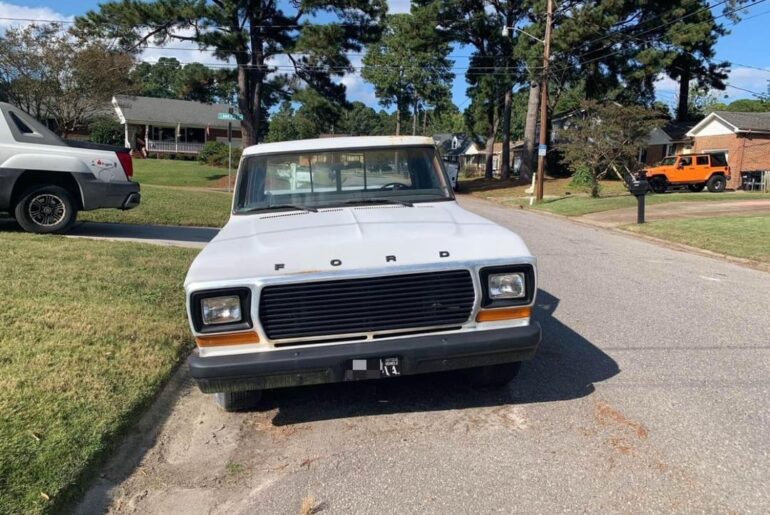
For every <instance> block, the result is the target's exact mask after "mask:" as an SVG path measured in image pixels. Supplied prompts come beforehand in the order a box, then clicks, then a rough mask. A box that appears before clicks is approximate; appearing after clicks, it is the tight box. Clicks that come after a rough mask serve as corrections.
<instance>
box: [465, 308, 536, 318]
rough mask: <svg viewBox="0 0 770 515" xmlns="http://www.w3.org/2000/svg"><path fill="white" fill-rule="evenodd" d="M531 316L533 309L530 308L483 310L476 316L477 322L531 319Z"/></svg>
mask: <svg viewBox="0 0 770 515" xmlns="http://www.w3.org/2000/svg"><path fill="white" fill-rule="evenodd" d="M531 315H532V308H531V307H529V306H527V307H523V308H499V309H482V310H481V311H479V314H478V315H476V322H497V321H498V320H513V319H516V318H529V317H530V316H531Z"/></svg>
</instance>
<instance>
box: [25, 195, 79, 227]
mask: <svg viewBox="0 0 770 515" xmlns="http://www.w3.org/2000/svg"><path fill="white" fill-rule="evenodd" d="M77 214H78V211H77V208H76V207H75V202H73V200H72V195H71V194H70V192H69V191H67V190H65V189H64V188H62V187H60V186H52V185H50V186H35V187H33V188H32V189H30V190H27V192H26V193H24V195H23V196H22V197H21V199H20V200H19V202H18V203H17V204H16V207H15V208H14V215H15V216H16V221H17V222H18V223H19V225H21V227H22V229H24V230H25V231H27V232H34V233H41V234H61V233H64V232H67V230H68V229H69V228H70V227H72V224H73V223H75V220H77Z"/></svg>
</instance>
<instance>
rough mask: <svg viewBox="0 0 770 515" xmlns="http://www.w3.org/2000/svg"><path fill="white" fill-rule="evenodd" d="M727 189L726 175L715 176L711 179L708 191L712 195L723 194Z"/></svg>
mask: <svg viewBox="0 0 770 515" xmlns="http://www.w3.org/2000/svg"><path fill="white" fill-rule="evenodd" d="M726 187H727V179H725V177H724V175H714V176H712V177H711V179H709V182H708V189H709V191H710V192H711V193H722V192H723V191H725V188H726Z"/></svg>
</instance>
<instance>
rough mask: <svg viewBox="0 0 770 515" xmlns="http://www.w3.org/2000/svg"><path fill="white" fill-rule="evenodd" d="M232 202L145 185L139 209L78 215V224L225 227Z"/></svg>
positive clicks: (221, 195) (213, 193)
mask: <svg viewBox="0 0 770 515" xmlns="http://www.w3.org/2000/svg"><path fill="white" fill-rule="evenodd" d="M189 164H190V163H188V165H189ZM192 164H193V165H194V164H195V163H192ZM231 199H232V197H231V195H230V194H228V193H224V192H219V191H205V190H199V191H196V190H194V189H183V188H169V187H165V186H151V185H146V184H142V203H141V204H140V205H139V206H138V207H136V208H134V209H131V210H129V211H119V210H117V209H98V210H96V211H83V212H82V213H79V214H78V220H84V221H90V222H118V223H127V224H161V225H188V226H201V227H222V226H223V225H224V224H225V222H227V219H228V218H229V216H230V207H231Z"/></svg>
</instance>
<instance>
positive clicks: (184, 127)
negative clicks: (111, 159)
mask: <svg viewBox="0 0 770 515" xmlns="http://www.w3.org/2000/svg"><path fill="white" fill-rule="evenodd" d="M112 107H113V108H114V109H115V112H116V113H117V115H118V119H119V120H120V123H121V124H122V125H123V126H124V128H125V137H126V143H125V144H126V146H127V147H129V148H130V149H131V150H132V151H137V152H140V153H141V154H143V155H145V156H146V155H148V154H191V155H195V154H198V152H200V151H201V150H202V149H203V145H204V144H206V142H209V141H223V142H227V121H226V120H220V119H218V115H219V113H227V112H228V111H229V109H230V106H228V105H226V104H203V103H201V102H192V101H188V100H176V99H171V98H151V97H137V96H125V95H116V96H114V97H113V99H112ZM232 138H233V144H234V145H238V146H240V145H241V129H240V124H239V123H237V122H236V123H234V124H233V129H232Z"/></svg>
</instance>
